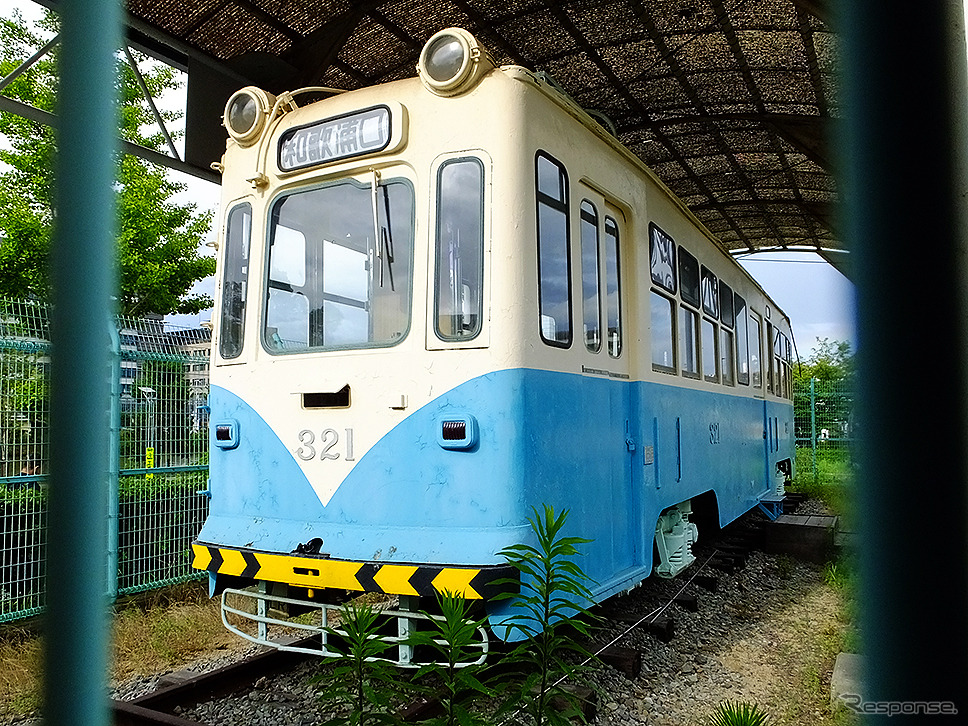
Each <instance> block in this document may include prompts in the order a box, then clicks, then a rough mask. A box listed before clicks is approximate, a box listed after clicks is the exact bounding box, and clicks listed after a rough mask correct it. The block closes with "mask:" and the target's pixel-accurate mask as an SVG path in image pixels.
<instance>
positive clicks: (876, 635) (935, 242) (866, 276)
mask: <svg viewBox="0 0 968 726" xmlns="http://www.w3.org/2000/svg"><path fill="white" fill-rule="evenodd" d="M840 5H841V8H840V9H841V13H840V16H839V22H840V25H839V27H838V30H839V31H840V32H841V37H842V39H843V60H844V68H845V77H844V82H845V83H844V85H845V91H846V93H845V95H844V113H845V116H846V123H845V133H844V136H843V137H842V138H841V139H840V151H841V157H840V160H841V163H842V165H843V169H842V171H843V172H844V173H843V175H842V178H841V179H842V182H844V183H843V186H842V197H843V199H844V200H845V202H846V204H847V209H848V215H847V219H846V227H845V229H846V231H847V242H848V245H849V247H850V249H851V251H852V255H851V256H852V260H853V272H854V279H855V280H856V282H857V288H858V316H859V319H858V347H857V357H858V370H859V376H858V380H859V382H860V390H859V391H858V404H859V405H858V412H859V418H858V420H859V428H860V433H861V439H862V440H861V447H860V477H861V482H860V484H861V487H860V494H859V502H858V511H857V514H858V520H859V522H858V524H859V527H860V537H859V542H860V546H861V548H862V558H861V559H862V572H863V592H862V594H861V603H862V608H863V615H862V622H863V643H864V650H865V653H866V656H867V676H866V680H867V684H868V685H867V688H866V690H865V691H864V693H863V694H861V695H862V696H863V698H864V701H865V702H867V703H868V704H870V705H869V706H868V708H879V709H880V712H881V713H882V714H883V715H887V713H888V712H889V711H890V710H892V709H894V710H898V711H899V713H900V714H902V715H898V716H894V717H893V718H891V719H890V723H892V724H896V723H899V722H910V723H925V722H926V721H925V720H924V711H921V715H914V716H913V718H912V717H910V716H905V715H903V714H905V713H907V714H914V713H916V711H915V710H914V709H916V708H918V706H917V705H916V704H918V703H924V702H940V703H946V702H947V703H949V704H951V706H952V707H954V708H957V711H958V713H959V714H961V718H962V720H963V719H964V718H965V714H968V698H966V694H968V638H966V636H968V597H966V592H968V585H966V583H968V541H966V534H968V525H966V523H968V485H966V454H965V452H966V451H968V442H966V437H968V415H966V412H968V401H966V397H965V393H966V390H968V387H966V384H965V381H966V376H968V348H966V340H968V316H966V314H965V312H966V306H965V295H966V292H968V278H966V274H965V272H966V264H965V253H966V249H968V244H966V236H965V224H964V221H965V216H964V206H965V203H964V195H965V193H966V186H965V177H964V164H963V157H964V153H965V143H966V138H965V134H964V124H965V114H966V112H968V106H966V103H965V93H964V86H965V43H964V35H963V27H962V26H963V15H962V12H963V11H962V5H961V2H960V0H954V1H953V0H943V1H939V2H931V3H921V4H919V5H917V6H913V5H911V4H910V3H907V2H897V1H896V0H895V1H888V2H885V1H884V0H842V2H841V3H840ZM892 704H893V705H892ZM941 720H942V721H944V719H941Z"/></svg>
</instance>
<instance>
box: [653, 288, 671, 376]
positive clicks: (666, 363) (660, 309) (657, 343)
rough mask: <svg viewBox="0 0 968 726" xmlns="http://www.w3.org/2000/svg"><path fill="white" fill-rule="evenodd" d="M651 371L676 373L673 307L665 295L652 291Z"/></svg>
mask: <svg viewBox="0 0 968 726" xmlns="http://www.w3.org/2000/svg"><path fill="white" fill-rule="evenodd" d="M649 306H650V307H651V309H652V316H651V323H652V369H653V370H656V371H662V372H663V373H675V372H676V344H675V340H676V337H675V307H676V304H675V302H674V301H673V300H670V299H669V298H667V297H666V296H665V295H661V294H659V293H658V292H656V291H655V290H653V291H652V295H651V298H650V303H649Z"/></svg>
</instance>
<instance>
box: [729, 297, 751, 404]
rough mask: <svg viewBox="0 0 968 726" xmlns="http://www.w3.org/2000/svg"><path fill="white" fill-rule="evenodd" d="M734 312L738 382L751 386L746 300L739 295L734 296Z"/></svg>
mask: <svg viewBox="0 0 968 726" xmlns="http://www.w3.org/2000/svg"><path fill="white" fill-rule="evenodd" d="M733 311H734V313H735V317H736V360H737V370H736V380H738V381H739V382H740V383H741V384H743V385H744V386H748V385H749V384H750V345H749V325H748V324H747V320H748V317H747V315H746V300H744V299H743V298H742V297H740V296H739V295H734V296H733Z"/></svg>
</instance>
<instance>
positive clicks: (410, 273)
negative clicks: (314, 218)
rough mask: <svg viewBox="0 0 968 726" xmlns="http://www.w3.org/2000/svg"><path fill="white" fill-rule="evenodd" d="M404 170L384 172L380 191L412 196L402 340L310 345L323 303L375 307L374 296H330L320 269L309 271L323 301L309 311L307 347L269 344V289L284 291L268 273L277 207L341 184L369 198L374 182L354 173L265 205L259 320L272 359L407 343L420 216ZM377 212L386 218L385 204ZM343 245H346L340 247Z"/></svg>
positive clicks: (281, 193)
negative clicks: (362, 298) (391, 188)
mask: <svg viewBox="0 0 968 726" xmlns="http://www.w3.org/2000/svg"><path fill="white" fill-rule="evenodd" d="M405 171H406V168H405V167H394V168H393V169H392V170H389V171H385V172H383V175H382V176H381V177H380V179H379V188H381V189H382V188H383V187H384V186H389V185H393V186H401V187H404V188H405V189H406V190H407V192H408V193H409V198H408V200H407V201H408V204H409V206H408V213H409V217H410V221H411V227H410V230H409V245H410V246H409V249H408V253H407V254H408V257H409V259H408V260H407V265H406V267H405V268H399V269H398V275H399V272H400V271H403V272H406V276H407V277H406V282H407V295H406V301H405V304H403V305H401V310H405V311H406V325H405V326H403V327H402V329H401V330H400V335H399V337H397V338H394V339H392V340H383V339H381V340H379V341H377V342H365V343H356V342H354V343H340V344H335V345H321V346H314V345H310V344H309V343H311V341H312V336H313V334H314V333H313V330H314V326H315V329H316V330H317V331H318V330H319V327H320V325H321V324H322V325H325V323H324V322H322V323H321V322H320V321H319V320H317V321H314V319H313V317H314V316H316V317H317V318H319V316H320V313H321V311H322V310H323V307H322V306H323V304H325V303H327V302H329V303H333V304H348V305H350V306H351V307H358V308H359V309H368V308H367V307H361V306H358V305H352V303H354V302H365V303H366V305H367V306H368V305H370V304H372V299H373V298H372V297H371V299H370V300H367V301H356V300H350V299H349V298H343V297H341V296H340V295H338V294H337V295H334V294H332V293H327V292H326V291H325V290H324V289H323V287H322V285H323V282H322V280H323V277H324V275H325V274H326V273H325V270H324V269H323V268H320V269H318V270H316V269H312V270H310V272H311V274H312V276H313V277H318V278H319V285H320V289H319V291H318V292H319V297H320V301H321V302H320V306H319V307H318V308H316V309H315V310H312V309H310V310H309V314H308V319H307V325H308V332H307V336H308V337H309V341H308V342H307V345H306V347H299V348H292V349H289V350H286V349H284V348H282V349H281V348H278V347H275V346H273V345H270V344H269V340H268V333H267V330H268V328H269V327H270V326H269V322H270V320H269V303H270V290H272V289H280V290H283V291H284V289H283V288H282V287H279V286H278V285H277V286H276V287H273V284H272V283H273V282H276V283H278V282H280V281H274V280H272V279H271V276H270V273H269V271H270V269H271V265H272V253H271V249H270V247H271V245H270V242H271V240H272V238H273V229H274V225H278V224H279V223H278V221H277V219H276V218H277V216H278V214H279V212H278V211H277V205H278V204H279V203H280V202H281V201H283V200H284V199H287V198H289V197H292V196H295V195H298V194H302V193H313V192H320V191H322V190H325V189H330V188H335V187H338V186H341V185H344V184H347V185H350V186H352V187H356V188H358V189H359V190H363V191H365V192H366V194H367V195H369V194H370V193H371V192H370V191H369V190H370V188H371V187H370V185H371V183H372V182H371V179H370V178H368V177H367V176H365V175H352V174H351V175H347V176H342V177H339V178H335V179H328V180H325V181H321V182H319V183H316V184H306V185H300V186H295V187H288V188H285V189H281V190H280V191H279V193H278V194H277V195H276V196H275V197H274V198H273V199H272V200H271V201H270V202H269V204H268V205H267V206H266V209H267V210H268V214H267V218H266V221H265V224H266V230H265V236H264V239H263V241H262V243H263V255H264V260H263V281H262V298H261V300H260V303H261V311H262V312H261V316H262V317H261V319H260V321H259V333H260V338H261V343H262V348H263V350H265V352H267V353H268V354H269V355H272V356H282V357H286V356H292V355H318V354H321V353H330V352H340V351H347V350H374V349H380V348H393V347H396V346H397V345H399V344H400V343H402V342H403V341H405V340H406V339H407V338H408V337H409V335H410V331H411V329H412V328H413V299H414V292H415V289H414V265H415V257H416V252H417V250H416V242H417V237H416V234H417V217H416V214H417V195H416V189H415V186H414V183H413V180H412V179H411V178H410V177H409V176H408V175H407V174H406V173H405ZM390 172H392V173H393V174H395V175H394V176H391V175H390ZM369 206H370V204H369V202H368V203H367V208H368V209H369ZM378 210H379V212H380V214H381V217H382V215H383V204H382V203H381V204H379V205H378ZM367 219H370V220H372V215H370V216H368V217H367ZM391 221H392V220H391ZM370 224H372V221H371V222H370ZM289 229H292V228H291V227H290V228H289ZM296 231H299V230H296ZM304 236H305V235H304ZM325 241H329V240H322V239H321V240H320V246H319V251H318V253H316V252H314V253H313V254H315V255H316V256H317V257H318V256H320V255H321V254H323V248H322V243H323V242H325ZM330 242H331V244H335V242H332V241H330ZM398 244H399V240H397V241H396V242H395V243H394V247H396V246H397V245H398ZM340 246H343V245H340ZM347 249H350V248H347ZM396 253H397V254H396V256H399V250H396ZM307 254H308V253H307ZM400 279H401V278H399V277H398V278H397V283H396V284H399V280H400ZM311 283H315V281H314V280H307V283H306V286H308V285H310V284H311Z"/></svg>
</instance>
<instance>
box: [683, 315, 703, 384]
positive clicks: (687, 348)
mask: <svg viewBox="0 0 968 726" xmlns="http://www.w3.org/2000/svg"><path fill="white" fill-rule="evenodd" d="M679 364H680V367H681V368H682V375H684V376H687V377H689V378H699V314H698V313H696V311H695V310H690V309H689V308H688V307H686V306H685V305H680V306H679Z"/></svg>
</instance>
